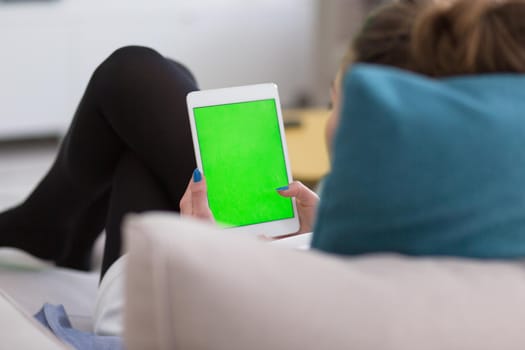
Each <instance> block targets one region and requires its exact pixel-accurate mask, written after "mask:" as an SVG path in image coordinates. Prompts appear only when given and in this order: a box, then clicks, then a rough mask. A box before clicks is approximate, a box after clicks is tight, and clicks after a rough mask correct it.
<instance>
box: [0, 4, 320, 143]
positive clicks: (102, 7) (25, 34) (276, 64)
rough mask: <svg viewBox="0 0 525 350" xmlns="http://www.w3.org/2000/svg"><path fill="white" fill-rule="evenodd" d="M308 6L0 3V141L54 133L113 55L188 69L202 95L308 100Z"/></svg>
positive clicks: (313, 31) (312, 77)
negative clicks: (235, 88) (241, 91)
mask: <svg viewBox="0 0 525 350" xmlns="http://www.w3.org/2000/svg"><path fill="white" fill-rule="evenodd" d="M316 10H317V0H251V1H248V0H221V1H217V0H169V1H168V0H89V1H85V0H57V1H55V2H49V3H45V4H38V3H27V4H1V3H0V138H6V137H20V136H27V135H39V134H47V133H53V132H57V130H61V131H63V130H64V129H65V128H66V127H67V124H68V123H69V120H70V118H71V115H72V113H73V112H74V109H75V107H76V104H77V102H78V100H79V98H80V96H81V94H82V91H83V89H84V87H85V85H86V83H87V81H88V79H89V76H90V74H91V72H92V71H93V70H94V69H95V67H96V66H97V64H98V63H99V62H100V61H102V60H103V59H104V58H105V57H106V56H107V55H109V54H110V53H111V52H112V51H113V50H114V49H116V48H117V47H119V46H123V45H129V44H139V45H147V46H152V47H154V48H156V49H157V50H159V51H161V52H162V53H163V54H165V55H167V56H170V57H172V58H175V59H178V60H180V61H182V62H183V63H185V64H187V65H188V66H189V67H190V68H191V69H192V70H193V72H194V73H195V75H196V76H197V79H198V80H199V82H200V85H201V87H202V88H213V87H222V86H232V85H240V84H248V83H257V82H268V81H273V82H276V83H277V84H278V85H279V88H280V94H281V100H282V102H283V104H284V105H293V104H294V103H295V101H296V99H297V97H298V95H300V94H307V95H312V96H315V95H316V94H317V93H318V92H317V89H316V88H315V83H316V79H317V77H318V76H317V73H316V72H315V67H314V65H315V64H316V63H318V62H316V55H315V52H316V50H317V49H318V46H317V42H316V40H317V38H318V35H317V30H318V28H317V27H318V17H317V16H318V14H317V11H316Z"/></svg>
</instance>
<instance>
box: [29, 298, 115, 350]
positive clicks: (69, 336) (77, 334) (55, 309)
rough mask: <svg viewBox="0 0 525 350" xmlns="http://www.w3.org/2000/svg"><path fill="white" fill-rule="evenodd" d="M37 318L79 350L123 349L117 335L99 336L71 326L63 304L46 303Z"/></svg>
mask: <svg viewBox="0 0 525 350" xmlns="http://www.w3.org/2000/svg"><path fill="white" fill-rule="evenodd" d="M35 318H36V319H37V320H38V321H39V322H40V323H42V324H43V325H44V326H45V327H46V328H48V329H49V330H50V331H51V332H52V333H53V334H55V335H56V336H57V337H58V338H59V339H60V340H62V341H63V342H65V343H68V344H69V345H71V346H73V347H74V348H75V349H78V350H121V349H124V345H123V342H122V339H121V338H120V337H116V336H97V335H94V334H93V333H87V332H82V331H79V330H76V329H73V328H72V327H71V323H70V322H69V318H68V317H67V314H66V310H65V309H64V307H63V306H62V305H51V304H44V306H43V307H42V309H41V310H40V311H39V312H38V313H37V314H36V315H35Z"/></svg>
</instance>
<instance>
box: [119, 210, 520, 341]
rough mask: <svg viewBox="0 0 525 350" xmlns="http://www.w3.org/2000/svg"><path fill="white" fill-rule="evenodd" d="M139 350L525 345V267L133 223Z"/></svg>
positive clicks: (129, 318) (163, 219)
mask: <svg viewBox="0 0 525 350" xmlns="http://www.w3.org/2000/svg"><path fill="white" fill-rule="evenodd" d="M125 231H126V235H127V241H128V248H129V257H128V266H127V270H128V273H127V277H126V283H125V295H126V301H125V331H124V337H125V341H126V344H127V346H128V348H129V349H216V350H217V349H218V350H220V349H228V350H233V349H254V350H257V349H302V350H304V349H404V350H406V349H462V350H467V349H476V350H481V349H522V348H523V347H524V346H525V332H524V330H525V299H524V298H523V295H525V262H523V261H507V262H503V261H480V260H470V259H457V258H425V257H419V258H414V257H412V258H411V257H405V256H401V255H396V254H378V255H375V254H370V255H363V256H358V257H352V258H344V257H338V256H335V255H328V254H324V253H321V252H317V251H311V250H310V251H301V250H295V249H290V248H289V247H282V246H280V245H279V244H268V243H267V242H263V241H261V240H260V239H258V238H255V237H247V236H241V235H239V234H233V233H228V232H225V231H219V230H217V229H216V228H213V227H211V226H208V225H206V224H202V223H200V222H194V221H192V220H187V219H181V218H179V217H177V216H174V215H167V214H162V213H153V214H148V215H142V216H134V217H130V218H129V219H128V220H127V222H126V224H125Z"/></svg>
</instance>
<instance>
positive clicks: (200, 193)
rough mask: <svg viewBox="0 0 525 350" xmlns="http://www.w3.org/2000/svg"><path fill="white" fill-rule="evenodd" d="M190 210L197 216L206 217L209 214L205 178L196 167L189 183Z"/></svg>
mask: <svg viewBox="0 0 525 350" xmlns="http://www.w3.org/2000/svg"><path fill="white" fill-rule="evenodd" d="M190 191H191V199H192V201H191V202H192V212H193V215H194V216H197V217H199V218H207V217H208V216H209V214H210V208H209V205H208V188H207V187H206V180H205V179H204V176H202V174H201V172H200V171H199V170H198V169H195V171H194V172H193V181H192V182H191V184H190Z"/></svg>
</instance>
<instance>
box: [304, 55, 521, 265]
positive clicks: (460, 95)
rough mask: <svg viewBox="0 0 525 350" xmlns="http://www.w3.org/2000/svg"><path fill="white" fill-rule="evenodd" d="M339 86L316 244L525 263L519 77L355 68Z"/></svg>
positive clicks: (342, 250)
mask: <svg viewBox="0 0 525 350" xmlns="http://www.w3.org/2000/svg"><path fill="white" fill-rule="evenodd" d="M343 85H344V86H343V94H344V97H343V105H342V110H341V120H340V125H339V129H338V131H337V133H336V137H335V142H334V154H333V164H332V172H331V174H329V175H328V177H327V178H326V182H325V187H324V190H323V193H322V196H321V203H320V207H319V212H318V221H317V223H316V227H315V230H314V236H313V241H312V246H313V247H314V248H317V249H320V250H323V251H327V252H332V253H337V254H348V255H352V254H363V253H373V252H397V253H401V254H409V255H438V256H439V255H446V256H460V257H471V258H515V257H523V256H525V76H523V75H517V74H502V75H496V74H494V75H483V76H465V77H456V78H448V79H442V80H435V79H430V78H426V77H423V76H420V75H416V74H412V73H409V72H406V71H401V70H397V69H394V68H386V67H379V66H372V65H356V66H355V67H354V68H353V69H352V70H350V71H349V72H348V73H347V74H346V77H345V79H344V83H343Z"/></svg>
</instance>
